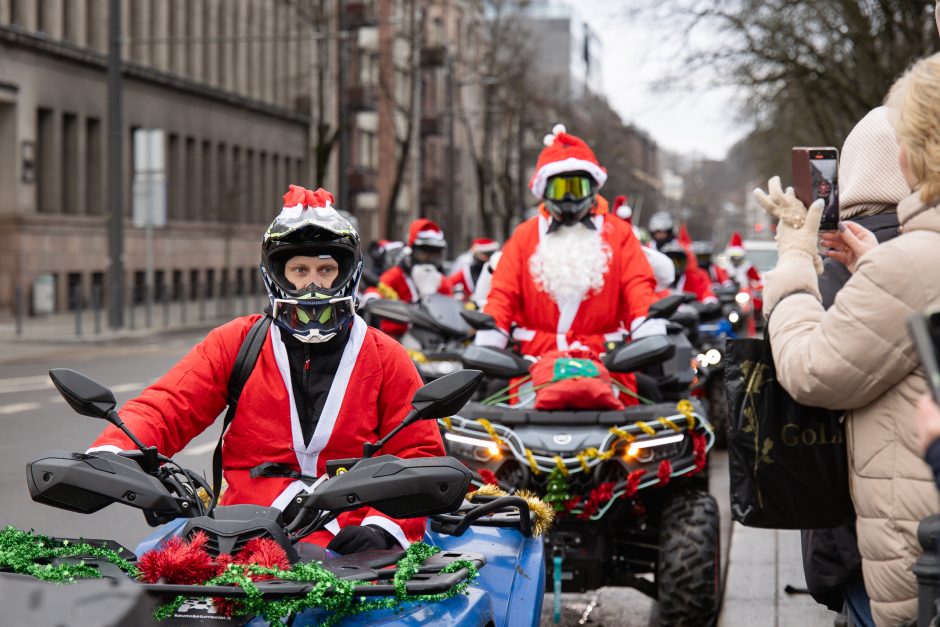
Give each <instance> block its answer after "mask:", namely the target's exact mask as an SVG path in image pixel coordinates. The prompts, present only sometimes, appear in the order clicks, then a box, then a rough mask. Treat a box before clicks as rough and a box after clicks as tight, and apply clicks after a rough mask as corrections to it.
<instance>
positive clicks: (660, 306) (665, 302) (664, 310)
mask: <svg viewBox="0 0 940 627" xmlns="http://www.w3.org/2000/svg"><path fill="white" fill-rule="evenodd" d="M683 302H684V298H683V297H682V296H680V295H679V294H670V295H669V296H667V297H665V298H662V299H660V300H657V301H656V302H655V303H653V304H652V305H650V308H649V317H650V318H668V317H669V316H671V315H672V314H674V313H676V310H677V309H678V308H679V306H680V305H681V304H682V303H683Z"/></svg>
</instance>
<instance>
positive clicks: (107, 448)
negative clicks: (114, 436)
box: [85, 444, 124, 455]
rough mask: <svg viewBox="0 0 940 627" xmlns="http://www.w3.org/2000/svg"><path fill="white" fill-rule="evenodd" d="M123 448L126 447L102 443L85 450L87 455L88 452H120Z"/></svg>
mask: <svg viewBox="0 0 940 627" xmlns="http://www.w3.org/2000/svg"><path fill="white" fill-rule="evenodd" d="M123 450H124V449H122V448H118V447H116V446H114V445H113V444H102V445H101V446H93V447H91V448H90V449H88V450H87V451H85V454H86V455H87V454H88V453H120V452H121V451H123Z"/></svg>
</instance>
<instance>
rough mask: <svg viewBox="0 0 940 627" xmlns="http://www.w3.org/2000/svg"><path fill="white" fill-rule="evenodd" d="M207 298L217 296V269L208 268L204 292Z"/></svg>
mask: <svg viewBox="0 0 940 627" xmlns="http://www.w3.org/2000/svg"><path fill="white" fill-rule="evenodd" d="M202 293H203V294H205V295H206V298H213V297H214V296H215V268H206V288H205V289H204V290H203V291H202Z"/></svg>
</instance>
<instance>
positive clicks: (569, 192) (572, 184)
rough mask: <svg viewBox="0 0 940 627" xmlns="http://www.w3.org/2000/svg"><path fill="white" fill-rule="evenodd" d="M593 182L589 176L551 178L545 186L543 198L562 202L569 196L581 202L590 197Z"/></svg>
mask: <svg viewBox="0 0 940 627" xmlns="http://www.w3.org/2000/svg"><path fill="white" fill-rule="evenodd" d="M593 185H594V180H593V179H592V178H591V177H589V176H580V175H579V176H553V177H552V178H550V179H548V181H547V182H546V184H545V198H547V199H548V200H564V199H565V197H568V196H570V197H571V198H572V199H574V200H581V199H584V198H587V197H588V196H590V195H591V188H592V186H593Z"/></svg>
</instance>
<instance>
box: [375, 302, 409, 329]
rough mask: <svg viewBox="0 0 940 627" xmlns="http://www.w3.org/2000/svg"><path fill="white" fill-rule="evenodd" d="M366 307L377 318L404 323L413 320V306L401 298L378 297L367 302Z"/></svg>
mask: <svg viewBox="0 0 940 627" xmlns="http://www.w3.org/2000/svg"><path fill="white" fill-rule="evenodd" d="M364 309H365V311H366V312H368V313H369V314H370V315H372V316H374V317H375V318H381V319H383V320H391V321H392V322H401V323H404V324H408V323H410V322H411V317H412V316H411V308H410V307H409V306H408V305H407V304H406V303H403V302H401V301H400V300H389V299H385V298H378V299H376V300H370V301H369V302H368V303H366V304H365V307H364Z"/></svg>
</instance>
